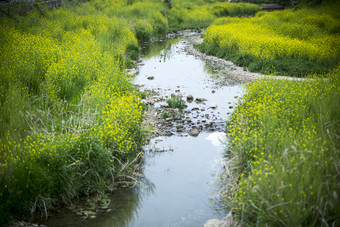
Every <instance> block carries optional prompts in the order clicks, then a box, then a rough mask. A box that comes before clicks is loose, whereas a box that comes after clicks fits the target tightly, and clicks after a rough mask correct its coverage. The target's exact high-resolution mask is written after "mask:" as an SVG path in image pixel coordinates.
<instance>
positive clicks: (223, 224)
mask: <svg viewBox="0 0 340 227" xmlns="http://www.w3.org/2000/svg"><path fill="white" fill-rule="evenodd" d="M228 226H235V222H234V220H233V215H232V214H231V213H229V214H228V215H227V216H226V217H225V218H224V219H222V220H219V219H210V220H208V221H207V222H206V223H205V224H204V225H203V227H228Z"/></svg>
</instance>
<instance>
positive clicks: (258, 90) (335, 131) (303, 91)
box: [223, 67, 340, 226]
mask: <svg viewBox="0 0 340 227" xmlns="http://www.w3.org/2000/svg"><path fill="white" fill-rule="evenodd" d="M326 76H327V77H328V78H329V79H311V80H306V81H286V80H273V79H263V80H258V81H255V82H254V83H251V84H248V85H247V93H246V94H245V96H244V97H243V99H242V100H241V101H240V103H239V104H238V106H237V109H236V111H235V112H234V113H233V115H232V117H231V122H232V123H233V124H229V126H228V134H229V136H230V137H229V138H230V142H229V143H230V147H229V149H228V151H227V156H228V157H230V159H231V160H232V163H231V164H229V169H231V170H232V172H233V175H234V176H237V180H236V181H235V180H234V184H233V185H232V186H229V187H228V188H227V189H228V190H225V192H224V194H223V198H224V202H223V204H224V206H225V208H226V209H229V210H230V209H232V210H233V212H234V214H235V217H236V219H237V220H238V221H239V222H240V223H243V224H245V225H248V224H254V223H256V225H260V226H265V225H269V226H301V225H303V226H313V225H323V224H325V225H326V224H327V225H337V224H338V222H339V204H340V203H339V192H340V184H339V182H340V181H339V174H340V172H339V169H340V166H339V163H340V155H339V154H340V152H339V150H340V143H339V128H340V124H339V123H340V113H339V108H340V80H339V78H340V68H339V67H338V68H336V69H335V70H333V71H331V72H330V73H329V74H328V75H326ZM317 77H318V76H317ZM236 182H237V183H236Z"/></svg>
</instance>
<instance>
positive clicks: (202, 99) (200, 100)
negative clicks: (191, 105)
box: [195, 98, 207, 102]
mask: <svg viewBox="0 0 340 227" xmlns="http://www.w3.org/2000/svg"><path fill="white" fill-rule="evenodd" d="M195 101H196V102H204V101H207V100H206V99H205V98H196V99H195Z"/></svg>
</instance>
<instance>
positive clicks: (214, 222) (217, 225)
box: [203, 219, 226, 227]
mask: <svg viewBox="0 0 340 227" xmlns="http://www.w3.org/2000/svg"><path fill="white" fill-rule="evenodd" d="M224 226H226V225H224V221H222V220H218V219H210V220H208V221H207V222H206V223H205V224H204V225H203V227H224Z"/></svg>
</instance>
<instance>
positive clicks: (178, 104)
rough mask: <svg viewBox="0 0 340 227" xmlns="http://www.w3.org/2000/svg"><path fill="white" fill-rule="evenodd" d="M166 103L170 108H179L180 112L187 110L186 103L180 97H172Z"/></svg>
mask: <svg viewBox="0 0 340 227" xmlns="http://www.w3.org/2000/svg"><path fill="white" fill-rule="evenodd" d="M166 103H167V104H168V106H169V107H170V108H174V109H175V108H177V109H179V110H180V111H182V110H183V109H184V108H186V105H185V101H184V100H183V99H181V98H178V97H171V98H170V99H167V100H166Z"/></svg>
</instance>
